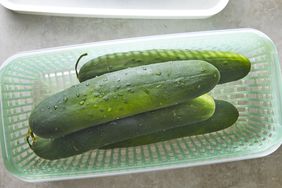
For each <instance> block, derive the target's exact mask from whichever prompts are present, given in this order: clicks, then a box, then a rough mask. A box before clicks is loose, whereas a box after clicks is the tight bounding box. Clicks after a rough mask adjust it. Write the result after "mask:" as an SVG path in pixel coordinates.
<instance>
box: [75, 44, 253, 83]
mask: <svg viewBox="0 0 282 188" xmlns="http://www.w3.org/2000/svg"><path fill="white" fill-rule="evenodd" d="M84 55H85V54H83V56H84ZM175 60H204V61H207V62H209V63H211V64H212V65H214V66H215V67H216V68H217V69H218V70H219V72H220V75H221V77H220V81H219V83H221V84H222V83H226V82H231V81H235V80H239V79H241V78H243V77H245V76H246V75H247V74H248V73H249V72H250V69H251V63H250V61H249V59H248V58H247V57H245V56H243V55H241V54H237V53H233V52H223V51H200V50H182V49H159V50H155V49H153V50H144V51H129V52H121V53H113V54H106V55H103V56H100V57H97V58H94V59H92V60H90V61H88V62H86V63H85V64H84V65H83V66H82V67H81V69H80V71H79V73H77V74H78V75H77V76H78V79H79V81H80V82H82V81H85V80H88V79H91V78H94V77H95V76H99V75H102V74H105V73H108V72H113V71H117V70H121V69H125V68H128V67H136V66H141V65H147V64H153V63H159V62H165V61H175ZM195 62H196V61H195ZM76 66H77V65H76Z"/></svg>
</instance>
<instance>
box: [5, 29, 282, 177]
mask: <svg viewBox="0 0 282 188" xmlns="http://www.w3.org/2000/svg"><path fill="white" fill-rule="evenodd" d="M171 48H177V49H197V50H223V51H232V52H237V53H241V54H243V55H245V56H247V57H248V58H249V59H250V60H251V63H252V69H251V72H250V73H249V75H248V76H247V77H245V78H244V79H242V80H239V81H235V82H231V83H227V84H222V85H218V86H216V88H215V89H213V91H212V93H211V94H212V95H213V96H214V98H215V99H222V100H227V101H229V102H231V103H232V104H233V105H235V106H236V107H237V109H238V110H239V114H240V115H239V119H238V121H237V122H236V123H235V124H234V125H233V126H231V127H230V128H228V129H225V130H223V131H219V132H216V133H211V134H205V135H200V136H192V137H185V138H179V139H174V140H170V141H165V142H160V143H155V144H151V145H144V146H138V147H130V148H122V149H109V150H92V151H89V152H86V153H83V154H81V155H77V156H74V157H69V158H66V159H60V160H54V161H48V160H44V159H41V158H39V157H38V156H36V155H35V154H34V153H33V151H32V150H31V149H30V148H29V146H28V144H27V143H26V142H25V136H26V133H27V130H28V118H29V115H30V113H31V110H32V109H33V108H34V107H35V105H36V104H38V103H39V102H40V101H41V100H43V99H44V98H46V97H48V96H50V95H52V94H54V93H56V92H59V91H61V90H63V89H65V88H68V87H70V86H71V85H73V84H76V83H78V80H77V79H76V75H75V71H74V66H75V62H76V60H77V58H78V57H79V56H80V55H81V54H82V53H85V52H87V53H88V56H87V57H85V59H84V62H86V61H87V59H90V58H94V57H97V56H100V55H103V54H107V53H113V52H122V51H131V50H145V49H171ZM0 71H1V72H0V83H1V91H0V92H1V94H0V96H1V108H0V110H1V122H0V123H1V124H0V139H1V148H2V156H3V160H4V164H5V166H6V168H7V169H8V171H9V172H11V174H13V175H14V176H16V177H18V178H20V179H22V180H24V181H29V182H38V181H51V180H62V179H75V178H85V177H94V176H105V175H117V174H124V173H133V172H144V171H152V170H160V169H169V168H179V167H187V166H195V165H203V164H212V163H219V162H226V161H235V160H242V159H249V158H255V157H261V156H265V155H268V154H270V153H271V152H273V151H275V150H276V149H277V148H278V147H279V146H280V144H281V141H282V127H281V96H280V95H281V93H280V92H281V91H282V90H281V73H280V65H279V61H278V55H277V51H276V48H275V46H274V44H273V43H272V41H271V40H270V39H269V38H268V37H267V36H266V35H264V34H263V33H261V32H259V31H257V30H253V29H237V30H222V31H210V32H197V33H182V34H172V35H160V36H151V37H142V38H131V39H123V40H114V41H106V42H97V43H89V44H82V45H76V46H66V47H59V48H52V49H43V50H38V51H32V52H24V53H20V54H17V55H14V56H12V57H10V58H9V59H8V60H7V61H6V62H5V63H4V64H3V66H2V68H1V70H0Z"/></svg>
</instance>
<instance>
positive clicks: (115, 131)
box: [30, 95, 215, 160]
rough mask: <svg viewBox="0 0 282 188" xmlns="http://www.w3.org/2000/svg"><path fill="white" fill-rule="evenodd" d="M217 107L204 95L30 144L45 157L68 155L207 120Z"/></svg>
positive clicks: (54, 157)
mask: <svg viewBox="0 0 282 188" xmlns="http://www.w3.org/2000/svg"><path fill="white" fill-rule="evenodd" d="M214 111H215V103H214V100H213V98H212V97H210V96H209V95H203V96H200V97H198V98H195V99H193V100H191V101H188V102H185V103H181V104H178V105H174V106H170V107H167V108H162V109H159V110H155V111H150V112H145V113H142V114H138V115H135V116H131V117H127V118H123V119H119V120H116V121H112V122H110V123H105V124H102V125H100V126H94V127H91V128H88V129H84V130H81V131H78V132H75V133H72V134H69V135H66V136H64V137H60V138H56V139H43V138H39V137H36V138H35V139H34V141H33V142H32V143H31V144H30V147H31V149H32V150H33V151H34V152H35V153H36V154H37V155H38V156H40V157H42V158H45V159H49V160H54V159H59V158H65V157H69V156H73V155H77V154H81V153H83V152H86V151H88V150H90V149H96V148H99V147H102V146H105V145H108V144H113V143H116V142H119V141H122V140H127V139H129V138H131V137H136V136H140V135H146V134H150V133H153V132H157V131H160V130H165V129H170V128H172V127H177V126H183V125H187V124H189V123H196V122H199V121H204V120H206V119H208V118H210V117H211V116H212V115H213V113H214Z"/></svg>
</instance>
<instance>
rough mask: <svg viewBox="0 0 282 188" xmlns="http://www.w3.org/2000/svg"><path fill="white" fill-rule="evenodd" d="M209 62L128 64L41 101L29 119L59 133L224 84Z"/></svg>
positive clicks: (42, 132) (48, 133) (34, 126)
mask: <svg viewBox="0 0 282 188" xmlns="http://www.w3.org/2000/svg"><path fill="white" fill-rule="evenodd" d="M219 77H220V74H219V72H218V70H217V69H216V68H215V67H214V66H213V65H211V64H209V63H207V62H205V61H198V60H197V62H195V61H187V62H186V63H183V62H181V61H174V62H165V63H158V64H151V65H145V66H139V67H134V68H129V69H124V70H120V71H116V72H112V73H108V74H104V75H101V76H99V77H96V78H93V79H90V80H88V81H87V82H83V83H80V84H78V85H75V86H73V87H71V88H69V89H66V90H64V91H62V92H59V93H57V94H55V95H53V96H50V97H48V98H47V99H45V100H43V101H42V102H41V103H40V104H38V105H37V106H36V107H35V109H34V110H33V111H32V113H31V115H30V118H29V125H30V128H31V130H32V132H34V133H35V134H36V135H37V136H39V137H42V138H56V137H61V136H64V135H66V134H69V133H72V132H75V131H78V130H81V129H85V128H88V127H91V126H96V125H99V124H102V123H106V122H109V121H112V120H116V119H119V118H124V117H127V116H132V115H135V114H139V113H142V112H146V111H150V110H155V109H159V108H163V107H167V106H171V105H175V104H179V103H181V102H185V101H187V100H190V99H192V98H195V97H198V96H200V95H202V94H204V93H207V92H209V91H210V90H211V89H212V88H214V87H215V85H216V84H217V83H218V80H219Z"/></svg>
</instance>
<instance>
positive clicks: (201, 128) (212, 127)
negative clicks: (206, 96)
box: [103, 100, 239, 149]
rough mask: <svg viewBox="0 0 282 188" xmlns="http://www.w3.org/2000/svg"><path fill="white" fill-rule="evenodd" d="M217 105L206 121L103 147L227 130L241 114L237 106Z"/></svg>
mask: <svg viewBox="0 0 282 188" xmlns="http://www.w3.org/2000/svg"><path fill="white" fill-rule="evenodd" d="M215 105H216V108H215V113H214V114H213V116H212V117H211V118H209V119H208V120H206V121H203V122H198V123H194V124H187V125H185V126H182V127H176V128H172V129H167V130H164V131H160V132H155V133H152V134H148V135H144V136H139V137H136V138H131V139H128V140H125V141H122V142H118V143H115V144H110V145H108V146H105V147H103V149H110V148H119V147H133V146H139V145H145V144H152V143H156V142H161V141H166V140H170V139H175V138H181V137H186V136H193V135H199V134H206V133H212V132H215V131H219V130H223V129H226V128H228V127H230V126H231V125H233V124H234V123H235V122H236V121H237V119H238V116H239V112H238V110H237V109H236V108H235V106H233V105H232V104H230V103H228V102H226V101H222V100H215Z"/></svg>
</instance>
